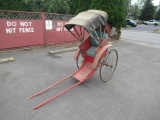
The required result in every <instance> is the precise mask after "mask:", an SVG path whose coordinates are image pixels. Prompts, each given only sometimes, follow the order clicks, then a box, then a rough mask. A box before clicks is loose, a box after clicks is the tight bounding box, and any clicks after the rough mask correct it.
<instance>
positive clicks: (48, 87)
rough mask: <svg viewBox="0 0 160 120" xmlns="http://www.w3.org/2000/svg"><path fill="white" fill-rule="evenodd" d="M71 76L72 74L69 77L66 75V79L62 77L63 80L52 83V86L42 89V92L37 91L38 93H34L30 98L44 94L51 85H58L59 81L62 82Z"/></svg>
mask: <svg viewBox="0 0 160 120" xmlns="http://www.w3.org/2000/svg"><path fill="white" fill-rule="evenodd" d="M69 77H71V75H69V76H68V77H65V78H64V79H62V80H60V81H58V82H56V83H54V84H52V85H51V86H49V87H47V88H45V89H43V90H42V91H40V92H38V93H36V94H34V95H32V96H30V97H29V98H28V99H31V98H33V97H35V96H37V95H40V94H42V93H43V92H45V91H47V90H49V89H50V88H51V87H53V86H55V85H57V84H59V83H61V82H63V81H65V80H66V79H68V78H69Z"/></svg>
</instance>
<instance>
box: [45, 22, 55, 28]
mask: <svg viewBox="0 0 160 120" xmlns="http://www.w3.org/2000/svg"><path fill="white" fill-rule="evenodd" d="M45 23H46V30H52V28H53V27H52V26H53V25H52V21H51V20H46V21H45Z"/></svg>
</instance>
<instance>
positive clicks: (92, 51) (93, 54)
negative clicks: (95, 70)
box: [86, 31, 108, 57]
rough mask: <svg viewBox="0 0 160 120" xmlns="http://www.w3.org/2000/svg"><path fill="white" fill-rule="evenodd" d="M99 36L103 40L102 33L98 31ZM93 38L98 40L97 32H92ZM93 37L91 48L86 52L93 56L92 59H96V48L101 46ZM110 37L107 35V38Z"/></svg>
mask: <svg viewBox="0 0 160 120" xmlns="http://www.w3.org/2000/svg"><path fill="white" fill-rule="evenodd" d="M96 33H97V35H98V37H99V38H101V33H100V31H96ZM91 34H92V36H93V37H95V38H97V36H96V34H95V32H92V33H91ZM92 36H91V47H90V48H89V49H88V50H87V51H86V54H87V55H89V56H92V57H95V56H96V51H95V50H96V48H97V47H98V46H99V45H98V44H97V42H96V41H95V39H94V38H93V37H92ZM107 37H108V34H107V33H105V38H107Z"/></svg>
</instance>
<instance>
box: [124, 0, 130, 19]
mask: <svg viewBox="0 0 160 120" xmlns="http://www.w3.org/2000/svg"><path fill="white" fill-rule="evenodd" d="M124 4H125V13H126V18H129V14H130V10H131V0H125V2H124Z"/></svg>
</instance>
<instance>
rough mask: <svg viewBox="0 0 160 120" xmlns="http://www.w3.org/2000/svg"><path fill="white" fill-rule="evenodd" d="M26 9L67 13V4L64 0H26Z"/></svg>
mask: <svg viewBox="0 0 160 120" xmlns="http://www.w3.org/2000/svg"><path fill="white" fill-rule="evenodd" d="M26 3H27V6H28V8H27V10H28V11H39V12H53V13H59V14H68V13H69V5H68V4H67V2H66V1H64V0H27V1H26Z"/></svg>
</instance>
